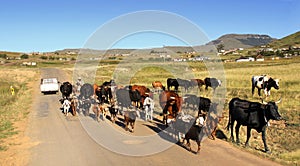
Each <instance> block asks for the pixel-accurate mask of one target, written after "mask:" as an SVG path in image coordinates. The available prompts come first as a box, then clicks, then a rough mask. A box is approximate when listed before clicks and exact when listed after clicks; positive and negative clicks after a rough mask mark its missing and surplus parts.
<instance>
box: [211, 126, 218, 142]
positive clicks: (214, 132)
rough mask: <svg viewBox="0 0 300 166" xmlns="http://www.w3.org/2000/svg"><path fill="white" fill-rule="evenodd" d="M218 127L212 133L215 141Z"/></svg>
mask: <svg viewBox="0 0 300 166" xmlns="http://www.w3.org/2000/svg"><path fill="white" fill-rule="evenodd" d="M216 132H217V126H216V127H215V128H214V130H213V132H211V137H212V139H213V140H215V139H216Z"/></svg>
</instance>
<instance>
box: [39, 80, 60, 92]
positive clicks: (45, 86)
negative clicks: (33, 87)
mask: <svg viewBox="0 0 300 166" xmlns="http://www.w3.org/2000/svg"><path fill="white" fill-rule="evenodd" d="M58 84H59V82H58V80H57V78H42V79H41V85H40V90H41V93H44V94H46V93H57V92H58V90H59V85H58Z"/></svg>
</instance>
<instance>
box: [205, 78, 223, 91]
mask: <svg viewBox="0 0 300 166" xmlns="http://www.w3.org/2000/svg"><path fill="white" fill-rule="evenodd" d="M204 83H205V90H207V89H208V87H209V86H210V87H211V88H213V90H214V91H215V90H216V88H217V87H218V86H221V85H222V82H221V80H218V79H216V78H208V77H206V78H205V79H204Z"/></svg>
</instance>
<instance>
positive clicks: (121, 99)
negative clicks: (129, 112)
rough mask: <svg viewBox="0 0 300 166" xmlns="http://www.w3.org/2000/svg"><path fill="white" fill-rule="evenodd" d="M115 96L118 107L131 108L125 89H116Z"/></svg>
mask: <svg viewBox="0 0 300 166" xmlns="http://www.w3.org/2000/svg"><path fill="white" fill-rule="evenodd" d="M116 96H117V104H118V106H120V107H126V108H128V107H130V106H131V99H130V97H129V90H127V89H118V90H117V91H116Z"/></svg>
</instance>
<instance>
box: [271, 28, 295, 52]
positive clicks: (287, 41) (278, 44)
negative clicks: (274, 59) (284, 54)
mask: <svg viewBox="0 0 300 166" xmlns="http://www.w3.org/2000/svg"><path fill="white" fill-rule="evenodd" d="M268 46H270V47H275V48H283V47H289V46H295V47H300V31H298V32H296V33H293V34H291V35H288V36H286V37H284V38H281V39H279V40H275V41H273V42H271V43H269V44H268Z"/></svg>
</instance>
